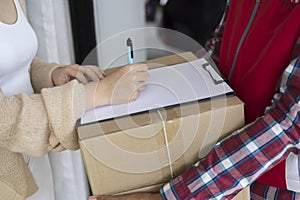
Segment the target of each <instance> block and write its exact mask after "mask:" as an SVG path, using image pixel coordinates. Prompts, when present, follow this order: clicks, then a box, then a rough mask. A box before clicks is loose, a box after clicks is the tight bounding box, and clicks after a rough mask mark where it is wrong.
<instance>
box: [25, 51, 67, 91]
mask: <svg viewBox="0 0 300 200" xmlns="http://www.w3.org/2000/svg"><path fill="white" fill-rule="evenodd" d="M61 66H63V65H61V64H55V63H45V62H43V61H42V60H41V59H39V58H38V57H35V58H34V59H33V61H32V63H31V66H30V71H29V73H30V79H31V84H32V87H33V89H34V91H35V92H37V93H40V92H41V90H42V89H43V88H49V87H53V86H54V84H53V81H52V77H51V75H52V72H53V71H54V69H56V68H58V67H61Z"/></svg>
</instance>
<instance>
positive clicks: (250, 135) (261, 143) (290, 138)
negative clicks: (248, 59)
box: [161, 57, 300, 199]
mask: <svg viewBox="0 0 300 200" xmlns="http://www.w3.org/2000/svg"><path fill="white" fill-rule="evenodd" d="M299 113H300V57H299V59H298V61H297V62H296V63H292V64H290V65H289V66H288V67H287V69H286V70H285V72H284V74H283V76H282V82H281V84H280V89H279V90H278V93H276V94H275V96H274V98H273V104H272V107H270V108H268V109H267V110H266V114H265V115H264V116H263V117H261V118H258V119H257V120H256V121H255V122H254V123H252V124H250V125H248V126H246V127H244V128H243V129H241V130H239V131H236V132H235V133H234V134H232V135H231V136H230V137H228V138H226V139H224V140H223V141H221V142H220V143H218V144H216V145H215V147H214V148H213V149H212V150H211V151H210V153H209V154H208V155H207V156H206V157H205V159H203V160H201V161H200V162H198V163H197V164H195V165H194V166H192V167H191V168H190V169H188V170H187V171H186V172H184V173H183V174H182V175H180V176H178V177H177V178H175V179H173V180H172V181H171V182H170V183H168V184H166V185H165V186H164V187H163V188H162V189H161V195H162V197H163V198H164V199H231V198H232V197H233V196H234V195H235V194H236V193H237V192H238V191H240V190H241V189H243V188H245V187H247V186H249V185H250V184H252V183H253V182H254V181H255V180H256V179H257V178H258V177H259V176H260V175H261V174H263V173H264V172H266V171H268V170H270V169H271V168H272V167H274V166H275V165H276V164H278V163H280V162H281V161H282V160H284V159H286V158H287V156H288V154H289V153H290V152H294V153H295V154H300V121H299ZM264 189H266V188H261V189H260V190H259V191H258V193H262V190H263V191H264ZM268 189H270V188H268ZM275 194H276V190H275V191H273V197H274V199H286V198H282V197H280V196H276V198H275ZM265 195H271V194H265ZM283 195H284V193H283ZM258 196H259V194H257V196H253V195H252V197H253V198H254V199H258V198H255V197H258ZM292 196H293V197H294V199H300V194H299V193H293V194H292ZM263 198H265V199H268V198H266V197H262V199H263ZM289 199H293V198H289Z"/></svg>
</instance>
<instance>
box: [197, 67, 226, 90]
mask: <svg viewBox="0 0 300 200" xmlns="http://www.w3.org/2000/svg"><path fill="white" fill-rule="evenodd" d="M202 67H203V68H204V69H205V71H207V72H208V74H209V75H210V77H211V79H212V80H213V81H214V83H215V85H218V84H220V83H223V82H224V79H223V78H222V76H221V75H220V74H219V73H218V72H217V71H216V70H215V69H214V68H213V67H212V66H211V65H210V64H209V63H204V64H202Z"/></svg>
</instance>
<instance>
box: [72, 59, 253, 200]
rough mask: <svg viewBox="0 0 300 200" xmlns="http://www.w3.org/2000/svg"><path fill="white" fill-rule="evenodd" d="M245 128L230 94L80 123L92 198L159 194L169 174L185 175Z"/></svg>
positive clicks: (154, 62) (238, 105)
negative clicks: (213, 149)
mask: <svg viewBox="0 0 300 200" xmlns="http://www.w3.org/2000/svg"><path fill="white" fill-rule="evenodd" d="M192 59H194V56H193V54H191V53H184V54H180V55H173V56H168V57H163V58H161V59H155V60H152V61H148V64H149V63H152V64H149V68H153V67H157V66H162V65H171V64H175V63H180V62H184V61H186V60H192ZM157 63H161V64H162V65H161V64H157ZM243 125H244V110H243V103H242V102H241V101H240V100H239V99H238V98H237V97H236V96H229V97H228V96H227V97H218V98H214V99H213V100H206V101H201V102H194V103H189V104H184V105H180V106H174V107H171V108H167V109H164V110H160V111H150V112H146V113H141V114H135V115H132V116H130V117H129V116H127V117H121V118H116V119H112V120H107V121H102V122H95V123H91V124H86V125H80V126H78V127H77V131H78V134H79V140H80V141H79V143H80V149H81V153H82V156H83V160H84V164H85V168H86V171H87V174H88V178H89V182H90V185H91V189H92V192H93V194H120V193H126V192H127V193H128V192H133V191H149V192H153V191H157V190H158V188H159V187H160V186H161V185H162V184H163V183H166V182H168V181H169V180H170V179H171V174H173V175H174V176H177V175H179V174H180V173H182V172H183V171H184V170H185V169H186V168H187V167H188V166H191V165H192V164H194V163H195V162H197V161H198V160H199V157H200V158H201V157H203V156H204V155H205V154H206V153H207V152H208V151H209V149H210V148H211V147H212V145H213V144H215V143H216V142H217V141H218V140H220V139H221V138H224V137H225V136H226V135H228V134H229V133H231V132H233V131H234V130H236V129H238V128H240V127H242V126H243ZM166 135H167V136H166ZM166 141H167V144H168V145H166ZM170 163H171V165H170ZM245 191H246V192H245V193H246V195H247V194H248V192H247V190H245ZM243 199H245V198H243Z"/></svg>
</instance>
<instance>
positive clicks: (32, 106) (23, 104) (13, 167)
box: [0, 58, 85, 200]
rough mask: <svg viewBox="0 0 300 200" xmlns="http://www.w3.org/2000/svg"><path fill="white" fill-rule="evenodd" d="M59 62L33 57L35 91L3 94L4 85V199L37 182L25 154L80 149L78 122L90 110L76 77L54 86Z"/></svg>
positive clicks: (0, 98)
mask: <svg viewBox="0 0 300 200" xmlns="http://www.w3.org/2000/svg"><path fill="white" fill-rule="evenodd" d="M57 67H59V65H58V64H46V63H44V62H42V61H41V60H40V59H38V58H34V59H33V61H32V64H31V67H30V71H29V73H30V77H31V83H32V86H33V88H34V91H35V92H36V94H33V95H31V96H27V95H25V94H18V95H15V96H4V95H3V94H2V92H1V89H0V199H1V200H2V199H5V200H19V199H20V200H21V199H25V198H26V197H28V196H31V195H32V194H33V193H35V192H36V190H37V186H36V184H35V181H34V179H33V177H32V175H31V172H30V170H29V169H28V167H27V165H26V163H25V161H24V159H23V156H22V154H21V153H26V154H28V155H31V156H41V155H44V154H46V153H47V152H49V151H62V150H65V149H70V150H75V149H78V141H77V134H76V133H75V130H74V127H75V123H76V121H77V119H79V118H80V116H82V115H83V113H84V112H85V91H84V86H83V85H82V84H79V83H78V82H77V81H76V80H74V81H71V82H69V83H67V84H66V85H63V86H59V87H53V83H52V79H51V73H52V71H53V70H54V69H55V68H57Z"/></svg>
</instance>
